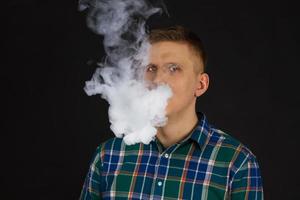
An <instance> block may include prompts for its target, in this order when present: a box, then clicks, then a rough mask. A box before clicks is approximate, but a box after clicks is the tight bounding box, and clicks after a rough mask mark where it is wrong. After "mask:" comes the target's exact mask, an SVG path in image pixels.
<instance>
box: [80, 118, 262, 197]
mask: <svg viewBox="0 0 300 200" xmlns="http://www.w3.org/2000/svg"><path fill="white" fill-rule="evenodd" d="M198 115H199V117H200V118H199V117H198V119H200V120H199V122H198V124H197V125H196V127H195V128H194V129H193V131H192V132H191V134H190V135H189V136H188V137H187V138H185V139H184V140H183V141H181V142H180V143H177V144H174V145H172V146H170V147H168V148H166V149H164V148H163V146H162V145H161V144H160V143H159V141H158V140H156V139H155V140H153V141H152V142H150V144H149V145H145V144H142V143H139V144H135V145H130V146H129V145H125V144H124V142H123V140H122V139H121V138H112V139H110V140H108V141H106V142H104V143H102V144H101V145H99V146H98V148H97V149H96V152H95V153H94V156H93V159H92V161H91V164H90V169H89V172H88V174H87V176H86V179H85V182H84V186H83V189H82V191H81V195H80V199H85V200H87V199H202V200H205V199H209V200H210V199H232V200H234V199H239V200H240V199H256V200H261V199H263V188H262V180H261V175H260V170H259V167H258V163H257V161H256V159H255V156H254V155H253V154H252V153H251V151H250V150H249V149H247V148H246V147H245V146H243V145H242V144H241V143H240V142H239V141H237V140H235V139H234V138H232V137H231V136H229V135H227V134H226V133H224V132H222V131H221V130H218V129H216V128H214V127H213V126H212V125H210V124H209V123H208V122H207V119H206V117H205V115H204V114H203V113H198Z"/></svg>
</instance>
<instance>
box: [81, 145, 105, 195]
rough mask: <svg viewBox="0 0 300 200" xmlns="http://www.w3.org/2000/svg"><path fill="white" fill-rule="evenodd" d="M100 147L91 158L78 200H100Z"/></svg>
mask: <svg viewBox="0 0 300 200" xmlns="http://www.w3.org/2000/svg"><path fill="white" fill-rule="evenodd" d="M100 151H101V145H99V146H98V147H97V149H96V151H95V153H94V155H93V156H92V160H91V162H90V167H89V171H88V173H87V175H86V177H85V181H84V184H83V188H82V190H81V194H80V197H79V200H98V199H102V198H101V189H100V188H101V170H102V169H101V167H102V163H101V157H100Z"/></svg>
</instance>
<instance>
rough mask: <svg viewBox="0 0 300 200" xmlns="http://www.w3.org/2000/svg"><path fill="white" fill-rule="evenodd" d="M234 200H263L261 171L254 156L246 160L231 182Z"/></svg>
mask: <svg viewBox="0 0 300 200" xmlns="http://www.w3.org/2000/svg"><path fill="white" fill-rule="evenodd" d="M231 199H232V200H242V199H247V200H263V199H264V196H263V187H262V179H261V174H260V169H259V166H258V163H257V161H256V159H255V157H254V156H249V155H248V157H246V158H245V160H244V162H243V163H242V165H241V166H240V167H239V168H238V169H237V171H236V173H235V175H234V177H233V179H232V182H231Z"/></svg>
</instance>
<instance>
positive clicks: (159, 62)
mask: <svg viewBox="0 0 300 200" xmlns="http://www.w3.org/2000/svg"><path fill="white" fill-rule="evenodd" d="M149 41H150V44H151V48H150V55H149V65H147V67H146V71H145V79H146V80H147V81H149V82H150V83H153V84H161V83H165V84H168V85H169V86H170V87H171V88H172V91H173V96H172V97H171V99H170V101H169V103H168V106H167V116H170V115H181V114H187V113H188V112H195V103H196V98H197V97H198V96H201V95H202V94H203V93H204V92H205V91H206V90H207V88H208V84H209V78H208V75H207V74H206V73H204V71H205V63H206V54H205V51H204V49H203V45H202V42H201V40H200V39H199V38H198V37H197V35H196V34H194V33H192V32H190V31H189V30H187V29H185V28H183V27H180V26H175V27H170V28H164V29H155V30H152V31H151V32H150V35H149Z"/></svg>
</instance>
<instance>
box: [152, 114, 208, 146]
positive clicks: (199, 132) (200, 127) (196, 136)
mask: <svg viewBox="0 0 300 200" xmlns="http://www.w3.org/2000/svg"><path fill="white" fill-rule="evenodd" d="M197 117H198V122H197V124H196V125H195V127H194V129H193V130H192V131H191V133H190V134H189V135H188V136H187V137H186V138H185V139H184V140H182V141H180V142H179V143H177V144H183V143H185V142H187V141H189V140H192V141H194V142H196V143H197V144H198V145H199V147H200V149H201V150H203V148H204V146H205V144H206V143H207V140H208V139H209V135H210V133H211V126H210V124H209V123H208V121H207V118H206V116H205V114H204V113H202V112H197ZM155 142H156V145H157V146H158V147H159V149H160V150H162V151H163V150H164V147H163V146H162V144H161V143H160V142H159V140H158V139H157V138H156V137H155Z"/></svg>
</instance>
